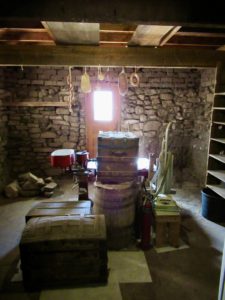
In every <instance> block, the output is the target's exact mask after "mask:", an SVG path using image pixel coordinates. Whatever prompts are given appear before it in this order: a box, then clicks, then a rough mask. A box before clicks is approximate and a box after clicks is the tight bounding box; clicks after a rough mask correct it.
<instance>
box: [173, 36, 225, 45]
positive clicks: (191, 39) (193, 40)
mask: <svg viewBox="0 0 225 300" xmlns="http://www.w3.org/2000/svg"><path fill="white" fill-rule="evenodd" d="M167 43H169V44H170V45H172V44H177V45H181V46H185V45H196V46H200V45H209V46H210V45H217V46H220V45H224V44H225V36H220V37H215V36H206V35H204V36H196V35H194V36H191V35H177V34H176V35H174V36H173V37H171V38H170V39H169V40H168V42H167Z"/></svg>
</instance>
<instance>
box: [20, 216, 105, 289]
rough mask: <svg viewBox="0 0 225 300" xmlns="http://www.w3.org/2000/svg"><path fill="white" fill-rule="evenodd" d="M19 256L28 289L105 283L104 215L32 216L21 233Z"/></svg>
mask: <svg viewBox="0 0 225 300" xmlns="http://www.w3.org/2000/svg"><path fill="white" fill-rule="evenodd" d="M20 256H21V269H22V274H23V281H24V286H25V288H26V289H29V290H38V289H41V288H49V287H59V286H67V285H79V284H90V283H106V282H107V276H108V270H107V245H106V227H105V217H104V215H89V216H84V217H78V216H67V217H65V216H59V217H41V218H31V219H30V220H29V221H28V223H27V224H26V226H25V229H24V231H23V234H22V238H21V241H20Z"/></svg>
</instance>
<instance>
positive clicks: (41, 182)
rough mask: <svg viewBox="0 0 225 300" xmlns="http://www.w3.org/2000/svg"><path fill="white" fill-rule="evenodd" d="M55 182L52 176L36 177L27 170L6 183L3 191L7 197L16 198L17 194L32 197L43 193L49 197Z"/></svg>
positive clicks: (55, 185)
mask: <svg viewBox="0 0 225 300" xmlns="http://www.w3.org/2000/svg"><path fill="white" fill-rule="evenodd" d="M56 187H57V183H56V182H54V180H53V179H52V177H47V178H45V179H43V178H41V177H37V176H35V175H34V174H32V173H31V172H27V173H24V174H21V175H19V176H18V178H17V179H16V180H14V181H12V182H11V183H10V184H8V185H7V186H6V187H5V189H4V191H5V195H6V197H8V198H16V197H18V196H23V197H34V196H38V195H43V196H45V197H51V196H52V195H53V193H54V190H55V188H56Z"/></svg>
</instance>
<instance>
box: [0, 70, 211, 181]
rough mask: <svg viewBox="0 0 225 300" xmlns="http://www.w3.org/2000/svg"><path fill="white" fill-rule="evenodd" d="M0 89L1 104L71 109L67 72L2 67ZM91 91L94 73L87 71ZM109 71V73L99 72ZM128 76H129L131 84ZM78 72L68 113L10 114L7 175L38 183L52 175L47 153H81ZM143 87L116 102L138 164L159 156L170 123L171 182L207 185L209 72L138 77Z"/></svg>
mask: <svg viewBox="0 0 225 300" xmlns="http://www.w3.org/2000/svg"><path fill="white" fill-rule="evenodd" d="M1 71H2V72H3V73H4V74H3V76H1V79H0V85H1V88H2V90H3V91H4V97H1V100H2V101H14V102H15V101H17V102H20V101H29V102H34V101H35V102H37V101H52V102H54V101H61V102H65V101H68V97H69V87H68V84H67V76H68V68H64V67H25V68H24V70H22V69H21V68H20V67H7V68H4V69H1ZM87 71H88V73H89V75H90V78H91V82H92V83H94V82H95V83H96V82H97V79H96V78H97V69H96V68H88V70H87ZM103 71H106V70H103ZM132 71H133V70H132V69H131V68H126V72H127V74H128V77H129V75H130V73H131V72H132ZM82 72H83V70H82V69H81V68H73V70H72V81H73V87H74V99H73V103H72V104H73V105H72V108H73V112H72V113H71V112H70V111H69V109H68V108H67V107H63V108H60V107H54V106H52V107H41V106H40V107H9V108H8V110H7V115H4V118H5V120H8V122H7V125H8V144H7V149H8V155H9V157H10V161H11V175H12V177H14V176H16V175H17V174H18V173H21V172H23V171H27V170H30V171H33V172H34V173H35V174H37V175H42V174H43V173H47V174H50V173H51V172H53V171H54V170H53V168H51V166H50V163H49V157H50V153H51V152H52V151H54V150H55V149H59V148H73V149H76V150H79V149H85V148H86V126H85V105H84V104H85V103H84V102H85V95H84V94H83V93H82V92H81V91H80V79H81V74H82ZM120 72H121V68H113V69H110V82H112V83H114V84H117V78H118V74H119V73H120ZM138 74H139V76H140V86H139V87H138V88H133V87H130V86H129V91H128V94H127V95H126V96H124V97H121V129H122V130H130V131H132V132H134V133H136V134H137V135H138V136H139V137H140V156H145V157H146V156H148V155H149V153H154V155H155V156H156V157H157V156H158V155H159V152H160V148H161V141H162V137H163V135H164V132H165V127H166V124H167V123H168V122H170V121H173V122H174V123H173V125H172V128H171V130H170V141H169V149H170V150H171V151H172V152H173V153H174V157H175V162H174V165H175V168H174V170H175V172H174V173H175V178H176V181H179V182H183V181H191V182H195V183H198V184H202V183H203V182H204V178H205V169H206V156H207V147H208V137H209V124H210V114H211V106H212V99H213V97H212V95H213V89H214V78H215V71H214V70H213V69H202V70H197V69H168V68H167V69H159V68H157V69H156V68H154V69H148V68H143V69H139V70H138Z"/></svg>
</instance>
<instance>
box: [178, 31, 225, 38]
mask: <svg viewBox="0 0 225 300" xmlns="http://www.w3.org/2000/svg"><path fill="white" fill-rule="evenodd" d="M174 36H188V37H192V36H194V37H208V38H225V33H220V32H193V31H190V32H189V31H187V32H185V31H178V32H176V34H175V35H174Z"/></svg>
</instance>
